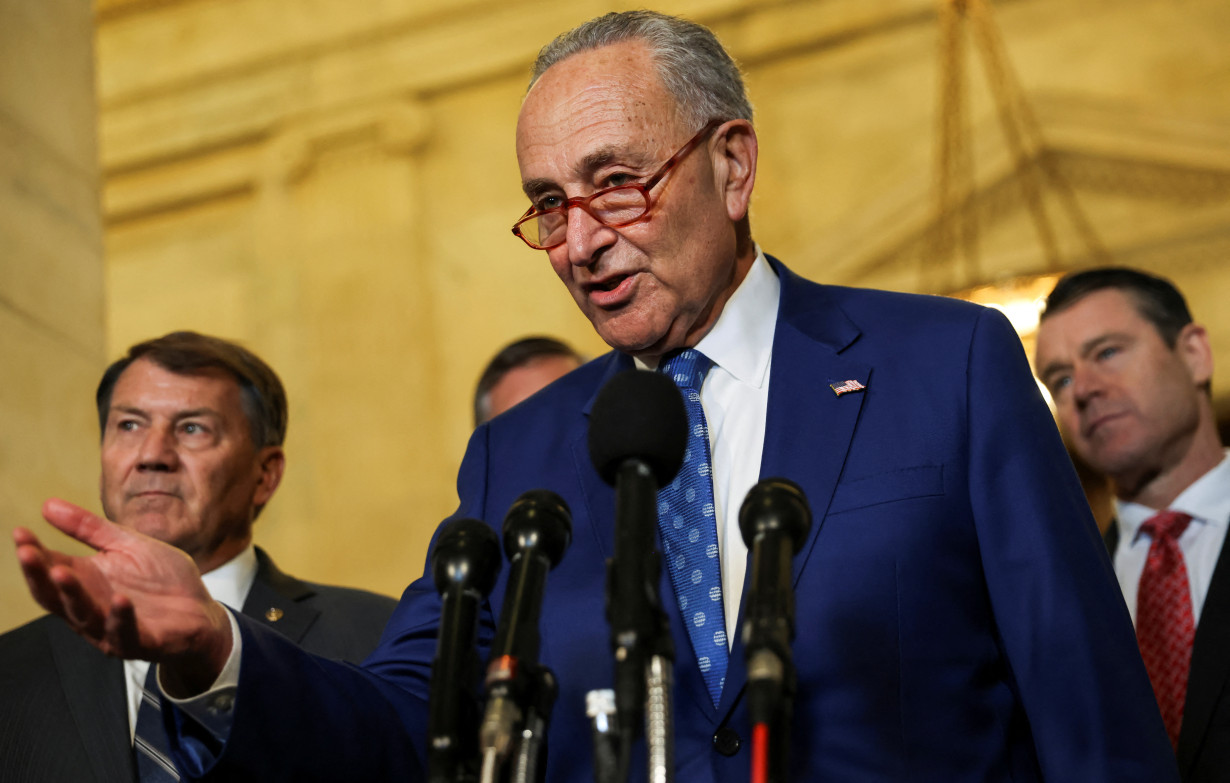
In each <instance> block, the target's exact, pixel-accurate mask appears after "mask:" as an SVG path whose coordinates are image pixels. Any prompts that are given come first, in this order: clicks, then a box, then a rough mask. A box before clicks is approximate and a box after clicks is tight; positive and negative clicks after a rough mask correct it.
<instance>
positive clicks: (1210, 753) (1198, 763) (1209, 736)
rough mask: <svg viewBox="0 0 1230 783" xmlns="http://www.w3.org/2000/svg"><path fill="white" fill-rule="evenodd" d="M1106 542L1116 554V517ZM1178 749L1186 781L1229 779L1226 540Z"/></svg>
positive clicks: (1229, 549) (1203, 616)
mask: <svg viewBox="0 0 1230 783" xmlns="http://www.w3.org/2000/svg"><path fill="white" fill-rule="evenodd" d="M1105 540H1106V548H1107V549H1108V550H1109V551H1110V553H1111V555H1114V553H1115V547H1117V546H1118V545H1119V524H1118V522H1117V521H1116V522H1114V523H1112V524H1111V526H1110V528H1109V529H1107V531H1106V535H1105ZM1227 541H1228V542H1230V538H1228V539H1227ZM1176 752H1177V755H1178V758H1179V772H1180V774H1181V775H1182V778H1183V783H1227V781H1230V546H1227V544H1226V543H1223V544H1222V547H1221V554H1220V555H1218V556H1217V566H1216V567H1215V568H1214V569H1213V579H1212V580H1211V581H1210V582H1209V592H1208V594H1207V595H1206V596H1205V597H1204V608H1203V609H1202V610H1201V612H1200V623H1199V625H1197V626H1196V639H1195V641H1194V642H1193V644H1192V667H1191V670H1190V671H1189V672H1188V675H1187V702H1186V704H1184V706H1183V725H1182V726H1181V727H1180V728H1179V747H1178V749H1177V751H1176Z"/></svg>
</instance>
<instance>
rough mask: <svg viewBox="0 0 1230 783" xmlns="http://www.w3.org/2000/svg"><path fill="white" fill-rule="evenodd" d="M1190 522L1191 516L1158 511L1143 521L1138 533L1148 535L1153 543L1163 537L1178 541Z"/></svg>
mask: <svg viewBox="0 0 1230 783" xmlns="http://www.w3.org/2000/svg"><path fill="white" fill-rule="evenodd" d="M1191 521H1192V518H1191V515H1190V514H1184V513H1183V512H1182V511H1159V512H1157V513H1156V514H1154V515H1153V516H1151V517H1149V518H1148V519H1146V520H1145V521H1144V524H1142V525H1141V526H1140V531H1141V532H1142V533H1148V534H1149V535H1150V537H1152V538H1153V540H1155V541H1156V540H1158V539H1159V538H1162V537H1163V536H1169V537H1170V538H1173V539H1178V537H1179V536H1181V535H1183V531H1184V530H1186V529H1187V523H1189V522H1191Z"/></svg>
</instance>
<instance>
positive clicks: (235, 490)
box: [0, 332, 396, 783]
mask: <svg viewBox="0 0 1230 783" xmlns="http://www.w3.org/2000/svg"><path fill="white" fill-rule="evenodd" d="M97 402H98V417H99V426H100V427H101V430H102V479H101V495H102V502H103V508H104V509H105V510H106V513H107V516H108V518H109V519H111V520H113V521H114V522H115V523H116V524H117V525H120V526H123V527H125V528H128V529H131V530H135V531H138V532H141V533H144V534H146V535H149V536H152V537H154V538H157V539H159V540H162V541H166V542H168V543H170V544H173V545H175V546H176V547H178V548H180V549H181V550H183V551H184V552H186V553H187V554H188V555H190V556H191V558H192V560H193V561H194V562H195V564H196V566H197V567H198V568H199V569H200V571H201V572H202V573H203V574H204V575H205V581H206V584H207V586H208V587H209V588H210V592H211V594H213V595H214V596H215V597H216V598H218V599H219V600H222V601H224V602H226V603H228V604H229V605H231V606H234V607H242V611H243V613H244V614H245V615H246V616H248V617H251V618H252V619H253V622H257V623H259V624H261V625H262V626H263V627H266V628H270V629H272V630H273V631H275V632H278V633H280V634H281V635H282V636H284V637H285V638H286V639H288V640H289V641H291V642H294V643H296V644H298V645H300V646H302V647H303V649H305V650H308V651H310V652H313V653H315V654H317V655H323V656H326V657H329V658H337V659H344V660H348V661H354V662H356V663H357V662H359V661H362V660H363V658H365V657H366V656H367V654H368V653H370V652H371V651H372V649H374V648H375V646H376V644H377V642H378V641H379V640H380V633H381V631H382V630H383V628H384V623H385V622H386V621H387V620H388V617H389V615H390V614H391V613H392V611H393V608H394V606H395V605H396V602H395V601H393V599H391V598H388V597H385V596H381V595H376V594H373V593H368V592H364V591H361V590H352V589H348V588H342V587H330V586H326V585H316V584H311V583H309V582H304V581H301V580H299V579H296V578H294V577H292V576H290V575H288V574H285V573H283V572H282V571H280V570H279V569H278V567H277V566H276V565H274V563H273V561H272V560H271V559H270V558H269V556H268V555H267V554H266V553H265V552H264V551H262V550H261V549H260V548H258V547H253V546H252V522H253V520H255V518H256V516H257V514H258V513H259V511H260V509H261V508H262V507H263V506H264V504H265V503H267V502H268V501H269V499H270V497H272V495H273V492H274V490H276V489H277V486H278V483H279V481H280V479H281V476H282V467H283V463H284V456H283V452H282V442H283V439H284V437H285V434H286V396H285V393H284V391H283V389H282V384H281V382H280V381H279V380H278V377H277V375H276V374H275V373H274V372H273V370H272V369H271V368H270V367H269V366H268V365H266V364H265V363H264V362H263V361H261V360H260V359H259V358H258V357H256V356H254V355H253V354H252V353H250V352H249V351H247V350H245V349H243V348H241V347H240V346H238V345H235V344H233V343H229V342H227V341H224V340H220V339H217V338H214V337H208V336H204V335H199V334H195V333H191V332H178V333H173V334H169V335H166V336H164V337H160V338H158V339H156V340H151V341H148V342H144V343H140V344H138V345H135V346H133V347H132V348H131V349H129V351H128V354H127V355H126V356H125V357H124V358H122V359H120V360H119V361H117V362H115V363H114V364H112V365H111V367H110V368H109V369H108V370H107V372H106V373H105V374H104V376H103V379H102V382H101V383H100V385H99V388H98V393H97ZM147 666H148V665H147V664H145V663H144V662H142V661H122V660H120V659H118V658H114V657H108V656H106V655H104V654H103V653H102V652H100V651H99V650H98V649H97V648H96V647H94V646H93V645H91V644H89V643H88V642H87V641H86V640H85V639H83V638H82V637H80V636H78V635H77V634H76V633H75V632H74V631H73V630H72V629H71V628H70V627H69V626H68V625H67V624H66V623H65V622H64V621H63V620H61V619H60V618H58V617H54V616H50V615H49V616H46V617H42V618H40V619H38V620H35V621H34V622H32V623H29V624H27V625H25V626H23V627H21V628H18V629H16V630H13V631H10V632H8V633H6V634H4V635H3V636H0V703H2V704H3V705H4V707H3V709H0V778H3V779H4V780H13V781H23V783H37V782H38V781H47V782H48V783H63V782H64V781H73V782H74V783H89V782H94V781H96V782H97V783H132V781H134V780H137V779H138V778H137V772H136V764H135V763H134V750H133V737H134V730H135V726H136V722H137V711H138V705H139V703H140V694H141V686H142V684H143V682H144V680H145V677H146V668H147Z"/></svg>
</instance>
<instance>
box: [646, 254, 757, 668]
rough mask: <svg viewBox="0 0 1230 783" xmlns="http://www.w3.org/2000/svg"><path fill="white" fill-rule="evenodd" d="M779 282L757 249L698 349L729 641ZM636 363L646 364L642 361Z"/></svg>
mask: <svg viewBox="0 0 1230 783" xmlns="http://www.w3.org/2000/svg"><path fill="white" fill-rule="evenodd" d="M780 294H781V281H779V280H778V279H777V275H776V274H774V272H773V269H772V268H771V267H770V266H769V262H768V261H767V260H766V259H765V257H764V253H762V252H761V251H760V248H756V260H755V261H754V262H753V263H752V268H751V270H749V271H748V273H747V277H745V278H744V279H743V282H742V283H741V284H740V285H739V288H738V289H736V290H735V292H734V294H733V295H732V296H731V297H730V299H729V301H727V302H726V306H725V307H724V308H722V313H721V315H720V316H718V320H717V323H715V324H714V325H713V328H712V329H710V330H709V333H708V334H706V335H705V336H704V337H703V338H701V341H700V342H699V343H697V344H696V346H695V347H696V350H698V351H700V352H701V353H703V354H704V355H705V356H707V357H709V359H711V360H712V361H713V367H712V368H711V369H710V370H709V373H708V375H706V376H705V382H704V384H702V386H701V389H700V404H701V407H703V408H704V409H705V420H706V422H707V423H708V424H709V451H710V454H711V455H712V457H713V504H714V507H715V511H716V514H715V516H716V522H717V540H718V555H719V557H720V558H721V564H722V604H723V606H722V608H723V610H724V612H725V615H726V643H727V645H733V644H734V639H735V633H736V632H737V630H738V629H737V628H736V627H735V626H736V625H737V623H738V621H739V600H740V596H741V595H742V592H743V577H744V572H745V571H746V570H747V545H746V544H744V543H743V535H742V534H741V533H740V532H739V508H740V507H741V506H742V505H743V499H744V498H745V497H746V496H747V491H748V490H749V489H751V488H752V486H753V485H754V484H755V483H756V482H757V481H758V480H759V479H760V456H761V452H763V451H764V430H765V422H766V420H767V418H768V411H769V365H770V360H771V358H772V355H773V334H774V332H775V331H776V328H777V317H776V316H777V306H778V299H779V298H780ZM637 365H638V366H640V367H642V368H645V369H650V368H649V367H648V365H646V364H645V363H644V362H641V361H638V362H637Z"/></svg>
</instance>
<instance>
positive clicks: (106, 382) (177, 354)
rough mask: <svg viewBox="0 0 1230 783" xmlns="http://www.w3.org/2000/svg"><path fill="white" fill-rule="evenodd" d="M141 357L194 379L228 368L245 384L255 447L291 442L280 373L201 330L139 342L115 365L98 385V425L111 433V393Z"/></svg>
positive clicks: (241, 388)
mask: <svg viewBox="0 0 1230 783" xmlns="http://www.w3.org/2000/svg"><path fill="white" fill-rule="evenodd" d="M137 359H147V360H149V361H151V362H153V363H154V364H156V365H158V366H159V367H161V368H162V369H164V370H167V371H168V372H173V373H175V374H176V375H193V374H196V373H199V372H200V371H201V370H205V369H210V368H213V369H219V370H224V371H226V372H227V373H229V374H230V375H231V377H233V378H234V379H235V382H236V383H238V384H239V392H240V395H239V396H240V400H241V401H242V404H243V412H244V414H245V415H246V416H247V417H248V424H249V426H250V428H251V432H252V443H253V444H254V445H255V446H256V447H257V448H264V447H266V446H281V445H282V442H283V441H285V440H286V418H287V406H286V390H285V389H284V388H283V387H282V381H281V379H279V378H278V374H277V373H275V372H274V371H273V369H272V368H271V367H270V366H269V365H268V364H265V362H264V361H262V360H261V358H260V357H259V356H257V355H256V354H254V353H252V352H251V351H249V350H248V349H246V348H244V347H242V346H240V345H237V344H236V343H233V342H230V341H228V340H223V339H221V338H220V337H211V336H209V335H206V334H198V333H197V332H187V331H182V332H171V333H170V334H166V335H163V336H162V337H158V338H155V339H153V340H146V341H145V342H143V343H137V344H136V345H134V346H132V347H131V348H129V349H128V353H127V354H126V355H125V356H124V357H123V358H122V359H119V360H117V361H115V362H113V363H112V364H111V366H110V367H108V368H107V371H106V372H104V373H103V376H102V380H101V381H99V383H98V391H97V392H95V394H94V401H95V403H96V404H97V405H98V427H99V430H100V431H101V432H104V433H105V432H106V429H107V414H108V412H109V411H110V410H111V393H112V391H113V390H114V389H115V384H116V382H117V381H118V380H119V378H120V375H121V374H123V372H124V370H126V369H128V366H129V365H130V364H132V363H133V362H135V361H136V360H137Z"/></svg>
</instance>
